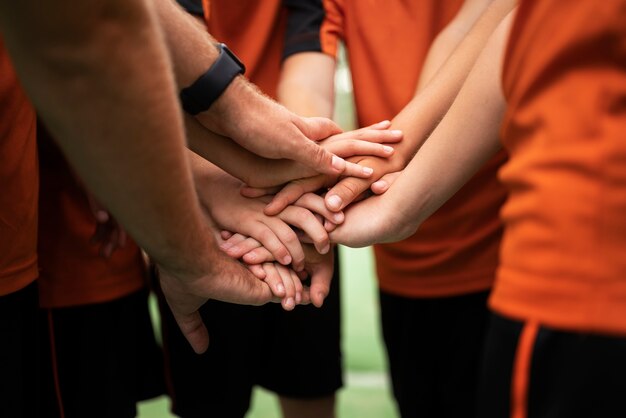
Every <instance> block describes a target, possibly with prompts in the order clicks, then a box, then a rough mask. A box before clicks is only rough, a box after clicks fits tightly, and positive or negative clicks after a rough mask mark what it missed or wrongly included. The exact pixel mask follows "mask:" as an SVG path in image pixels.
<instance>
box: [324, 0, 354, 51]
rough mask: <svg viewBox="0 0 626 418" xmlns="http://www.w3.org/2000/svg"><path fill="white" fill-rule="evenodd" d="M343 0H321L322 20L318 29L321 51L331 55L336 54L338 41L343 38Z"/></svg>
mask: <svg viewBox="0 0 626 418" xmlns="http://www.w3.org/2000/svg"><path fill="white" fill-rule="evenodd" d="M344 1H345V0H323V6H324V20H323V21H322V26H321V29H320V43H321V47H322V52H324V53H325V54H328V55H332V56H333V57H336V56H337V50H338V47H339V42H340V41H341V40H343V38H344V25H345V22H344ZM356 1H362V0H356Z"/></svg>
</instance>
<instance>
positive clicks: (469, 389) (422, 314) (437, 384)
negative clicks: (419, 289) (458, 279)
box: [380, 291, 489, 418]
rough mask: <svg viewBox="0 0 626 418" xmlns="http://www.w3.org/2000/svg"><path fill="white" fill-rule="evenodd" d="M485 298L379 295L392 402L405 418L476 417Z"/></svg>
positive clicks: (485, 322) (478, 294)
mask: <svg viewBox="0 0 626 418" xmlns="http://www.w3.org/2000/svg"><path fill="white" fill-rule="evenodd" d="M487 297H488V292H481V293H475V294H470V295H463V296H455V297H447V298H419V299H415V298H405V297H401V296H395V295H391V294H388V293H385V292H382V291H380V307H381V321H382V330H383V338H384V340H385V345H386V348H387V357H388V362H389V370H390V374H391V383H392V388H393V394H394V398H395V400H396V402H397V404H398V408H399V410H400V414H401V416H402V417H404V418H413V417H450V418H459V417H463V418H471V417H473V416H474V415H473V414H472V411H474V410H475V405H476V395H477V386H478V373H479V371H480V359H481V358H482V349H483V342H484V334H485V331H486V327H487V319H488V315H489V313H488V310H487Z"/></svg>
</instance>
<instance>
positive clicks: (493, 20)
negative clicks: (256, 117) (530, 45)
mask: <svg viewBox="0 0 626 418" xmlns="http://www.w3.org/2000/svg"><path fill="white" fill-rule="evenodd" d="M514 5H515V1H514V0H494V1H492V2H490V3H489V4H487V2H485V1H482V0H481V1H479V0H475V1H474V2H473V5H472V7H464V10H465V12H464V13H460V14H459V16H457V18H455V20H454V21H453V27H454V28H463V27H466V28H467V27H469V28H470V29H469V32H468V33H467V34H466V35H465V36H464V37H462V40H460V41H459V44H458V47H457V48H455V49H454V52H453V53H452V54H451V55H450V57H449V58H448V59H447V60H446V61H445V64H444V65H443V66H442V67H441V69H440V70H439V71H437V72H436V75H434V76H433V77H432V79H431V80H430V81H429V82H428V83H427V85H426V86H425V87H424V88H422V89H420V92H419V94H417V95H416V96H415V97H414V98H413V100H412V101H411V102H409V103H408V104H407V106H405V108H404V109H403V110H402V111H401V112H400V113H399V114H398V115H397V116H396V117H395V118H394V119H393V120H392V125H391V128H392V129H399V130H401V131H402V132H403V134H404V139H403V141H402V142H400V143H399V144H397V145H396V146H394V148H395V149H396V152H395V153H394V155H393V156H392V157H391V158H389V159H385V160H382V159H379V158H376V157H356V158H354V159H351V160H350V161H352V162H357V163H359V164H363V165H366V166H368V167H371V168H373V170H374V173H373V174H372V176H370V177H368V178H367V179H364V180H361V179H356V178H351V177H349V178H345V179H342V180H341V181H339V182H338V183H336V184H335V181H334V179H332V178H329V177H327V176H321V175H320V176H316V177H313V178H310V179H300V180H296V181H294V182H292V183H290V184H289V185H287V186H286V187H285V188H284V189H283V190H281V191H280V192H279V193H277V194H276V196H275V197H274V199H273V200H272V202H271V203H270V204H269V205H268V206H267V208H266V213H267V214H274V213H276V212H278V211H280V210H281V209H282V208H283V207H284V206H285V205H287V204H289V203H291V202H293V201H295V200H297V198H298V196H299V194H301V193H305V192H309V191H311V190H317V189H319V188H321V187H329V188H330V190H329V191H328V193H327V194H326V205H327V207H328V208H329V209H330V210H342V209H344V208H345V207H346V206H348V205H349V204H350V203H352V202H354V201H356V200H358V199H360V198H362V197H363V194H364V193H365V192H367V191H368V189H369V188H370V187H371V185H372V184H373V183H374V182H376V181H377V180H379V179H381V178H382V177H383V176H384V175H386V174H389V173H395V172H397V171H399V170H401V169H403V168H404V167H405V166H406V164H408V162H409V161H410V160H411V158H412V157H413V155H415V152H416V151H417V150H418V149H419V147H420V146H421V144H422V143H423V142H424V141H425V140H426V138H427V137H428V135H429V134H430V133H431V132H432V130H433V129H434V128H435V127H436V126H437V124H438V123H439V121H440V120H441V119H442V117H443V116H444V115H445V114H446V112H447V111H448V109H449V108H450V105H451V104H452V102H453V101H454V98H455V97H456V95H457V93H458V92H459V90H460V88H461V86H462V85H463V82H464V81H465V79H466V77H467V75H468V73H469V71H470V70H471V68H472V65H473V64H474V62H475V61H476V59H477V57H478V55H479V54H480V52H481V50H482V48H483V47H484V45H485V43H486V42H487V40H488V39H489V36H490V35H491V33H493V31H494V29H495V28H496V27H497V25H498V24H499V22H500V21H501V20H502V18H503V17H504V16H505V15H506V14H507V13H508V12H509V11H510V10H511V9H512V8H513V7H514ZM479 12H481V13H480V17H478V20H477V21H474V19H476V17H477V15H478V14H479ZM455 30H456V29H455ZM448 37H449V36H448ZM439 44H440V45H447V44H445V43H443V42H439ZM444 52H445V51H444ZM442 55H444V54H443V53H440V52H439V51H437V50H434V52H433V54H432V55H431V54H429V57H428V58H427V61H428V60H430V62H431V64H430V66H431V67H433V66H435V65H436V64H435V62H437V61H440V60H441V56H442ZM425 77H428V74H427V75H426V76H425Z"/></svg>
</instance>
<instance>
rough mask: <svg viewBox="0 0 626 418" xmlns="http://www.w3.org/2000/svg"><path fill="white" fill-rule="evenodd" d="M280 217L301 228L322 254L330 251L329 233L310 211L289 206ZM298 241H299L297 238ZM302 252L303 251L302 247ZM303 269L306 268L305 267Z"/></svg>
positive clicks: (298, 269) (297, 269)
mask: <svg viewBox="0 0 626 418" xmlns="http://www.w3.org/2000/svg"><path fill="white" fill-rule="evenodd" d="M278 216H279V217H280V219H282V220H283V221H285V222H287V223H289V224H291V225H294V226H297V227H298V228H300V229H301V230H302V231H303V232H304V233H305V234H306V235H307V236H308V237H309V238H311V240H313V243H314V244H315V249H316V250H317V251H318V252H319V253H320V254H326V253H327V252H328V250H329V249H330V240H329V238H328V233H327V232H326V230H325V229H324V225H323V224H321V223H320V222H319V221H318V220H317V218H316V217H315V215H313V213H311V211H310V210H308V209H305V208H301V207H298V206H289V207H287V208H286V209H285V210H284V211H282V212H281V213H280V214H279V215H278ZM294 235H295V234H294ZM296 241H298V238H297V236H296ZM298 244H299V241H298ZM300 250H301V251H302V247H301V246H300ZM302 262H303V263H304V252H302ZM302 267H304V265H303V266H302ZM294 268H295V266H294ZM295 270H296V271H300V270H302V269H301V268H295Z"/></svg>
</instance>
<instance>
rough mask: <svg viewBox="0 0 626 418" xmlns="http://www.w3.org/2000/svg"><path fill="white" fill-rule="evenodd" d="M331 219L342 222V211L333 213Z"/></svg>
mask: <svg viewBox="0 0 626 418" xmlns="http://www.w3.org/2000/svg"><path fill="white" fill-rule="evenodd" d="M333 220H334V221H335V223H341V222H343V213H335V214H334V215H333Z"/></svg>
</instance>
